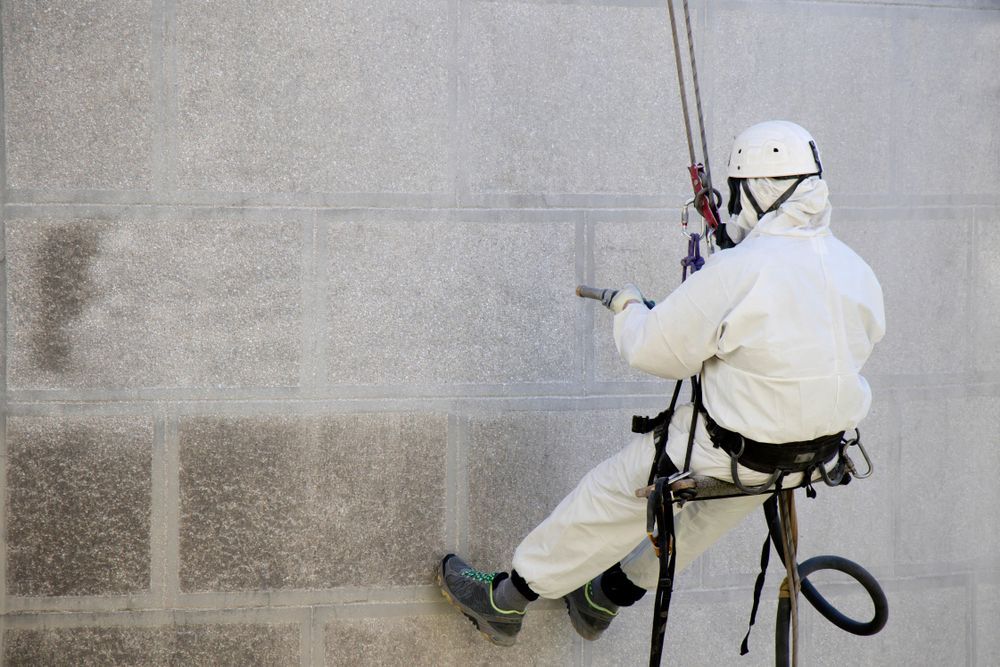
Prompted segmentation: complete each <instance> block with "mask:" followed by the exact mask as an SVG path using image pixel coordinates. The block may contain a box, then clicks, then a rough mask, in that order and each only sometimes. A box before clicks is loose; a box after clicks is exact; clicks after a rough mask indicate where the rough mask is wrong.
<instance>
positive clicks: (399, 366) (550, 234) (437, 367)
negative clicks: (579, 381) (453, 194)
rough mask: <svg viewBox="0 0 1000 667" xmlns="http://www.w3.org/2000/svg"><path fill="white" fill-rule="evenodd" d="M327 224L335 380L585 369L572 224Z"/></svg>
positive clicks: (477, 378)
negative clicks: (580, 364) (578, 335)
mask: <svg viewBox="0 0 1000 667" xmlns="http://www.w3.org/2000/svg"><path fill="white" fill-rule="evenodd" d="M328 234H329V238H328V248H329V262H328V266H327V270H328V286H327V287H326V288H325V293H326V300H327V307H328V309H329V324H328V326H327V330H326V331H327V333H326V336H325V342H326V346H327V353H326V356H327V358H328V359H329V361H328V363H329V373H328V380H329V382H330V383H331V384H407V385H420V384H427V385H446V384H461V383H476V382H491V383H496V382H568V381H573V380H575V379H576V378H575V377H574V369H575V368H576V363H577V362H576V360H577V359H579V356H580V353H579V351H578V350H577V344H576V337H575V323H576V320H575V313H576V308H577V307H578V306H579V304H578V303H576V299H575V298H573V297H572V294H573V289H574V288H575V286H576V278H575V273H574V267H575V263H574V262H575V260H574V247H575V246H574V243H575V226H574V225H572V224H564V223H506V222H505V223H493V224H489V225H482V224H469V223H420V224H407V223H405V222H398V223H396V222H391V223H380V224H361V223H345V224H336V225H331V226H330V227H329V229H328ZM359 331H365V332H367V335H365V336H359V335H358V332H359ZM539 331H541V332H544V335H543V336H537V335H536V332H539ZM373 340H374V341H378V342H377V344H372V341H373ZM529 341H530V342H529Z"/></svg>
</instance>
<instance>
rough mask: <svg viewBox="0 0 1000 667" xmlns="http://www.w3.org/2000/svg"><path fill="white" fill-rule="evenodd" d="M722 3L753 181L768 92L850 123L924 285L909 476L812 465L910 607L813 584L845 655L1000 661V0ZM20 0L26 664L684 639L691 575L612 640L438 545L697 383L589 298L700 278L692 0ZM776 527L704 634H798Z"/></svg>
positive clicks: (718, 60) (736, 572) (707, 89)
mask: <svg viewBox="0 0 1000 667" xmlns="http://www.w3.org/2000/svg"><path fill="white" fill-rule="evenodd" d="M692 9H693V20H694V34H695V38H696V44H697V47H698V55H699V66H700V74H701V79H702V81H701V84H702V90H703V94H704V99H705V105H706V124H707V131H708V138H709V145H710V159H711V160H712V163H713V164H714V165H715V167H716V169H717V176H718V175H721V165H723V164H724V162H725V159H726V156H727V152H728V145H729V143H730V142H731V140H732V138H733V136H734V135H735V134H736V133H737V132H739V131H740V130H742V129H743V128H744V127H746V126H748V125H749V124H752V123H754V122H757V121H760V120H766V119H770V118H788V119H790V120H796V121H798V122H800V123H801V124H803V125H805V126H806V127H808V128H809V129H810V130H811V131H812V132H813V134H814V135H815V136H816V138H817V141H818V143H819V144H820V147H821V150H822V151H823V156H824V161H825V167H826V176H827V180H828V182H829V184H830V188H831V191H832V199H833V203H834V207H835V211H834V230H835V232H836V233H837V235H838V236H840V237H841V238H842V239H844V240H845V241H846V242H848V243H849V244H850V245H852V246H853V247H854V248H855V249H856V250H857V251H858V252H859V253H860V254H861V255H862V256H863V257H864V258H865V259H866V260H867V261H868V262H869V263H870V264H871V265H872V266H873V267H874V269H875V271H876V273H877V274H878V275H879V277H880V279H881V281H882V284H883V286H884V289H885V297H886V306H887V313H888V326H889V333H888V335H887V336H886V339H885V341H884V342H883V343H882V344H881V346H880V347H879V348H878V349H877V350H876V353H875V355H874V356H873V358H872V359H871V362H870V363H869V365H868V366H867V368H866V374H867V376H868V378H869V379H870V381H871V383H872V386H873V389H874V394H875V399H874V406H873V409H872V413H871V415H870V417H869V418H868V419H867V420H866V422H865V423H864V424H863V425H862V431H863V432H864V435H865V440H866V442H867V443H868V447H869V449H870V451H871V452H872V453H873V456H874V458H875V463H876V466H877V470H876V473H877V474H876V475H875V476H874V477H873V478H872V479H870V480H867V481H863V482H858V483H856V484H852V485H851V486H850V487H847V488H845V489H842V490H836V491H824V490H823V489H821V490H820V496H819V498H818V499H816V500H813V501H805V500H804V499H803V501H802V502H801V503H800V514H801V516H800V522H801V529H802V544H801V550H800V551H801V555H802V556H803V557H808V556H812V555H817V554H822V553H833V554H837V555H842V556H846V557H848V558H851V559H853V560H856V561H858V562H860V563H862V564H864V565H865V566H867V567H868V568H870V569H871V570H872V572H874V573H875V574H876V575H877V576H878V577H879V578H880V580H881V581H882V583H883V585H884V587H885V589H886V591H887V593H888V596H889V600H890V605H891V610H890V620H889V624H888V626H887V627H886V629H885V630H884V631H883V632H882V633H881V634H879V635H877V636H875V637H871V638H858V637H853V636H849V635H845V634H843V633H841V632H840V631H839V630H837V629H836V628H834V627H833V626H831V625H829V624H828V623H826V622H825V621H824V620H823V619H821V618H820V617H819V616H818V615H817V614H816V613H814V612H813V611H812V610H807V611H803V618H802V623H803V630H802V635H803V664H807V665H904V664H905V665H983V666H986V665H997V664H1000V635H998V633H997V627H998V623H1000V556H998V553H1000V521H998V519H997V514H996V512H997V510H996V508H997V507H998V506H1000V490H998V486H997V484H996V482H995V480H996V477H997V475H998V473H1000V437H998V435H997V434H998V433H1000V354H997V352H996V350H997V349H998V347H1000V334H998V331H1000V225H998V223H1000V111H998V109H1000V80H998V77H997V72H998V71H1000V2H997V0H951V1H941V2H935V1H933V0H925V1H922V2H904V1H898V2H879V3H868V2H860V1H857V2H852V1H848V0H830V1H820V0H772V1H764V0H757V1H752V2H751V1H749V0H713V1H711V2H708V1H705V0H702V1H700V2H693V4H692ZM0 14H2V84H3V95H2V98H0V99H2V102H0V104H2V109H0V111H2V113H0V123H2V135H3V141H2V142H0V180H2V182H3V189H2V214H3V226H4V232H3V236H2V243H3V255H2V256H3V263H2V274H0V282H2V284H0V288H2V290H3V292H4V294H5V298H4V299H3V300H2V301H0V304H2V305H0V308H2V313H0V314H2V317H0V322H2V325H3V332H4V333H3V335H4V340H5V344H4V346H3V348H2V349H3V355H2V362H0V363H2V369H0V371H2V372H0V377H2V378H3V383H4V384H3V401H4V410H3V416H2V419H3V424H2V433H3V436H4V438H3V445H2V452H0V467H2V474H0V497H2V498H3V503H2V505H0V512H2V516H0V519H2V521H0V526H2V530H3V554H2V556H3V557H2V558H0V581H2V582H3V583H4V588H3V599H2V607H3V609H2V611H3V615H2V617H0V629H2V632H0V655H2V656H3V658H2V659H3V662H4V664H10V665H77V664H101V665H103V664H109V665H118V664H150V665H167V664H183V665H197V664H205V665H207V664H233V665H251V664H268V665H359V664H369V665H394V664H412V665H470V664H476V665H486V664H497V665H506V664H511V665H513V664H518V665H536V664H537V665H628V664H643V662H644V660H645V657H644V656H645V652H646V646H647V641H648V639H647V632H648V627H649V623H650V607H649V600H648V597H650V596H647V600H645V601H644V602H643V603H641V604H640V605H638V606H637V607H635V608H633V609H630V610H627V611H625V612H623V613H622V614H621V616H620V618H619V619H618V620H616V621H615V622H614V624H613V626H612V628H611V629H610V630H609V632H608V633H607V636H606V637H604V638H602V639H601V640H600V641H599V642H596V643H586V642H583V641H581V640H580V639H579V638H577V637H576V636H575V635H574V633H573V632H572V630H571V628H570V625H569V623H568V622H567V619H566V615H565V611H564V610H563V608H562V606H561V605H560V604H558V603H556V602H543V603H540V604H537V605H535V606H534V607H533V608H532V609H531V611H530V613H529V616H528V618H527V620H526V623H525V627H524V630H523V632H522V635H521V637H520V639H519V643H518V645H517V646H516V647H515V648H513V649H507V650H504V649H499V648H495V647H492V646H490V645H489V644H487V643H486V642H485V641H483V639H482V638H481V637H480V636H479V635H478V634H477V633H476V632H475V631H474V629H473V628H472V626H471V625H470V624H469V623H468V622H466V621H465V619H463V618H461V616H460V615H459V614H457V613H456V612H455V611H454V610H453V609H452V608H450V607H449V606H447V605H446V604H445V603H444V601H443V600H442V598H441V596H440V595H439V593H438V591H437V589H436V587H435V586H434V585H433V573H434V570H435V566H436V563H437V561H438V559H439V558H440V557H441V555H442V554H444V553H446V552H448V551H457V552H459V553H461V554H463V555H466V556H468V557H469V558H471V559H473V560H474V562H475V563H476V564H478V565H480V566H482V567H484V568H486V567H488V568H508V567H509V559H510V556H511V553H512V550H513V548H514V546H515V545H516V544H517V543H518V541H519V540H520V539H521V537H522V536H523V535H524V534H525V532H526V531H527V530H529V529H530V528H531V527H532V526H533V525H534V524H535V523H536V522H538V521H539V520H540V519H541V518H543V517H544V516H545V515H546V514H547V513H548V511H550V510H551V509H552V507H553V506H554V505H555V504H556V503H557V502H558V500H559V499H560V498H561V497H562V496H563V494H565V493H566V492H567V491H568V490H570V489H571V488H572V487H573V485H574V484H575V482H576V480H577V479H578V478H579V476H580V475H582V474H583V473H584V472H585V471H586V470H587V469H589V468H590V467H591V466H592V465H594V464H596V463H597V462H598V461H600V460H601V459H602V458H603V457H606V456H607V455H609V454H610V453H611V452H614V451H615V450H616V449H617V448H619V447H620V446H621V445H622V444H623V442H624V441H625V438H626V436H627V431H628V425H629V415H631V414H632V413H634V412H639V413H646V414H650V413H654V412H657V411H659V410H660V409H662V407H663V406H664V404H665V401H666V394H667V393H668V391H669V385H668V383H666V382H663V381H658V380H655V379H654V378H652V377H650V376H644V375H641V374H639V373H636V372H633V371H630V370H628V369H627V368H625V367H624V366H623V364H622V363H621V362H620V361H619V360H618V358H617V355H616V353H615V351H614V347H613V344H612V341H611V318H610V316H609V315H608V313H607V312H606V311H604V310H603V309H602V308H600V307H599V306H598V305H596V304H595V303H594V302H584V301H583V300H580V299H577V298H575V297H574V296H573V288H574V286H575V285H576V284H577V283H584V282H585V283H590V284H597V285H602V286H603V285H617V284H619V283H621V282H623V281H626V280H632V281H635V282H637V283H638V284H639V285H641V286H642V287H643V288H644V290H645V291H646V292H647V293H648V295H649V296H651V297H652V298H662V297H663V296H664V295H665V294H667V293H668V292H669V291H670V290H671V289H673V288H674V287H675V286H676V285H677V284H678V282H679V278H680V276H679V259H680V257H681V255H682V253H683V239H682V237H681V235H680V234H678V233H677V231H676V225H677V222H678V219H679V208H680V206H681V204H682V203H683V202H684V200H685V199H687V197H688V196H689V192H688V191H687V188H688V185H687V183H686V171H685V168H686V165H687V151H686V146H685V143H684V138H683V130H682V123H681V117H680V102H679V96H678V92H677V84H676V80H675V72H674V61H673V52H672V47H671V46H670V39H669V31H668V23H667V15H666V10H665V5H664V3H663V2H661V1H659V0H656V1H654V0H649V1H647V0H606V1H601V0H551V1H545V0H525V1H522V2H514V1H501V0H380V1H378V2H373V1H372V0H337V1H336V2H334V1H333V0H259V1H257V2H247V1H245V0H216V1H214V2H179V1H175V0H103V1H100V2H99V1H97V0H45V1H39V0H0ZM717 180H721V177H719V178H717ZM763 537H764V529H763V521H762V519H761V518H760V516H759V515H757V514H754V515H752V518H751V519H749V520H748V521H747V522H745V523H744V524H742V525H741V526H740V527H738V528H737V529H735V530H734V531H733V532H732V533H730V534H729V535H727V536H726V537H725V538H724V539H723V540H722V541H721V542H720V543H719V544H718V545H717V546H716V547H714V548H713V549H712V550H711V551H710V552H709V553H707V554H706V555H705V556H704V557H703V558H701V559H700V560H699V561H697V562H696V563H695V564H694V565H693V566H692V567H691V568H690V569H689V570H687V571H685V572H684V573H683V574H682V575H681V576H680V579H679V584H678V589H679V590H678V592H677V594H676V595H675V603H674V607H673V610H672V617H671V624H670V627H669V630H668V640H667V644H668V647H667V656H668V662H669V664H675V665H720V664H740V665H767V664H771V663H772V662H773V647H772V639H771V637H772V635H773V628H774V620H773V610H774V601H775V598H776V590H777V585H778V582H779V580H780V578H781V574H780V572H779V571H778V568H777V567H775V566H774V565H772V572H771V574H770V578H769V582H768V584H767V587H766V592H765V600H764V603H763V607H762V611H761V618H760V619H759V621H758V626H757V629H756V631H755V634H754V636H753V638H752V642H751V643H752V647H753V650H752V652H751V654H750V655H749V656H747V657H746V658H743V659H739V658H738V647H739V641H740V638H741V637H742V634H743V632H744V630H745V622H746V620H747V617H748V615H749V608H750V600H751V589H752V586H753V580H754V573H755V570H756V568H757V560H758V553H759V548H760V544H761V542H762V540H763ZM820 583H823V584H824V590H826V591H828V594H829V595H830V596H831V597H832V598H833V599H834V600H835V601H836V602H837V603H838V604H841V605H843V606H845V608H846V609H847V610H849V611H851V612H852V613H854V614H857V615H864V614H865V613H867V610H866V607H865V605H866V604H867V602H866V601H865V599H864V598H863V596H862V595H861V594H860V593H859V592H858V590H857V588H856V587H855V586H852V585H850V584H849V583H847V582H846V581H844V580H842V579H833V578H830V579H826V580H824V582H820ZM737 660H739V662H737Z"/></svg>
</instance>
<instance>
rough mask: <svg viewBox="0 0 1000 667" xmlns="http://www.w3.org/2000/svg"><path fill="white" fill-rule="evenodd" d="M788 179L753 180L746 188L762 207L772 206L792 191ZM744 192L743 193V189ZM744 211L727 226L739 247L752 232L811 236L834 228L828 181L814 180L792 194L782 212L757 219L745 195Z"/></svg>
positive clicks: (809, 179) (801, 185)
mask: <svg viewBox="0 0 1000 667" xmlns="http://www.w3.org/2000/svg"><path fill="white" fill-rule="evenodd" d="M788 185H789V183H788V180H787V179H776V178H750V179H747V180H746V187H747V188H748V189H749V190H750V192H751V193H752V194H753V197H754V199H756V200H757V201H758V202H759V203H760V204H761V206H764V205H767V206H770V205H771V203H772V202H774V201H775V200H777V199H778V198H779V197H780V196H781V195H782V193H784V192H785V191H786V190H787V189H788ZM741 190H742V189H741ZM740 196H741V197H742V204H743V207H742V210H740V212H739V215H738V216H737V217H736V218H730V220H729V223H728V224H727V225H726V231H727V232H728V233H729V236H730V238H732V239H733V242H735V243H739V242H740V241H742V240H743V239H744V238H745V237H746V236H748V235H749V234H750V232H751V231H755V230H756V232H757V233H762V234H778V235H789V236H811V235H815V234H819V233H824V232H825V231H826V230H827V229H828V228H829V226H830V210H831V207H830V190H829V188H828V187H827V185H826V181H824V180H822V179H821V178H819V177H818V176H810V177H809V178H807V179H805V180H804V181H802V182H801V183H799V185H798V187H796V188H795V190H794V191H793V192H792V194H791V195H790V196H789V197H788V199H786V200H785V202H784V203H782V204H781V205H780V206H779V207H778V210H776V211H772V212H770V213H767V214H766V215H765V216H764V217H763V218H762V220H758V219H757V211H756V210H755V209H754V207H753V206H752V205H751V204H750V201H749V198H748V197H747V194H746V192H743V191H741V192H740Z"/></svg>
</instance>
